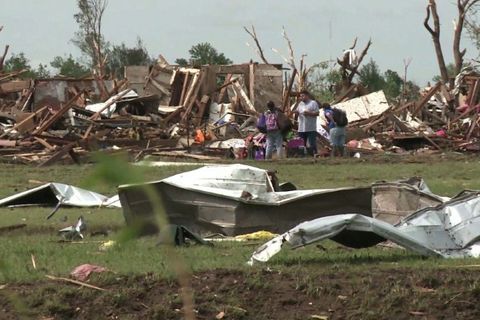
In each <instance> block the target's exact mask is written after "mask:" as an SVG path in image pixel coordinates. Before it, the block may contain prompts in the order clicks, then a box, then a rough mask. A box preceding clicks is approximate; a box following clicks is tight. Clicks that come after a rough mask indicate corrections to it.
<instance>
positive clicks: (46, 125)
mask: <svg viewBox="0 0 480 320" xmlns="http://www.w3.org/2000/svg"><path fill="white" fill-rule="evenodd" d="M82 93H83V91H80V92H79V93H77V94H76V95H75V96H74V97H73V98H72V99H70V100H69V101H68V102H67V103H66V104H65V106H63V107H62V108H61V109H60V110H58V111H57V112H56V113H55V114H53V115H52V116H51V117H50V119H48V120H47V121H45V123H43V125H42V126H41V127H40V128H38V129H37V130H34V131H33V134H36V135H39V134H41V133H42V132H43V131H45V130H47V129H48V128H50V126H51V125H53V124H54V123H55V122H57V121H58V120H59V119H60V118H61V117H63V115H64V114H65V113H67V111H68V110H69V109H70V108H71V107H72V105H73V103H74V102H75V101H76V100H77V98H78V97H79V96H80V95H81V94H82Z"/></svg>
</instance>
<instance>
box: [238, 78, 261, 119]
mask: <svg viewBox="0 0 480 320" xmlns="http://www.w3.org/2000/svg"><path fill="white" fill-rule="evenodd" d="M233 87H234V89H235V91H237V93H238V94H239V95H240V98H241V99H242V103H243V105H244V106H245V108H246V111H247V113H251V114H257V110H255V107H254V106H253V104H252V102H251V101H250V99H248V96H247V94H246V93H245V91H244V90H243V88H242V86H241V85H240V83H239V82H238V80H237V81H234V82H233Z"/></svg>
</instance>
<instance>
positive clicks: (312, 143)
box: [294, 90, 320, 156]
mask: <svg viewBox="0 0 480 320" xmlns="http://www.w3.org/2000/svg"><path fill="white" fill-rule="evenodd" d="M300 100H301V101H300V103H299V104H298V107H297V110H295V111H294V113H296V114H297V115H298V135H299V136H300V137H301V138H302V139H303V141H304V143H305V147H306V148H307V150H308V154H310V155H311V156H315V155H316V154H317V153H318V152H317V117H318V115H319V109H320V108H319V106H318V103H317V102H316V101H315V100H313V99H312V96H311V95H310V93H309V92H308V91H306V90H303V91H301V92H300Z"/></svg>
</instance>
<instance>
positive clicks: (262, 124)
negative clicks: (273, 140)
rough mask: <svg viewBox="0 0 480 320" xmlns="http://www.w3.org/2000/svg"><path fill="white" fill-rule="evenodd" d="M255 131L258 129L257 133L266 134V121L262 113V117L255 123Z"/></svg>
mask: <svg viewBox="0 0 480 320" xmlns="http://www.w3.org/2000/svg"><path fill="white" fill-rule="evenodd" d="M257 129H258V131H260V132H261V133H267V119H266V117H265V114H264V113H262V115H261V116H260V118H258V121H257Z"/></svg>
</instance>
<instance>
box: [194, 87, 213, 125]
mask: <svg viewBox="0 0 480 320" xmlns="http://www.w3.org/2000/svg"><path fill="white" fill-rule="evenodd" d="M209 100H210V97H209V96H208V95H204V96H203V97H202V99H201V100H200V101H198V100H195V102H196V104H197V106H198V113H197V119H196V121H195V126H197V127H198V126H200V124H201V123H202V119H203V115H204V114H205V109H206V108H207V103H208V101H209Z"/></svg>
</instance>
